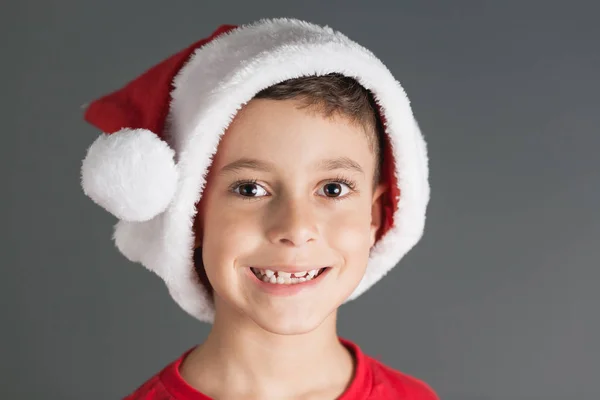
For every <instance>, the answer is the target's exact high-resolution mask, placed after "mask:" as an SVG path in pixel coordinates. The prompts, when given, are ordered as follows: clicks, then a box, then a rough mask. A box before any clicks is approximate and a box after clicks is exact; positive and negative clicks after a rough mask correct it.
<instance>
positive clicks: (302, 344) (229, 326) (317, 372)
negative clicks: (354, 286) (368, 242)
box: [180, 312, 354, 399]
mask: <svg viewBox="0 0 600 400" xmlns="http://www.w3.org/2000/svg"><path fill="white" fill-rule="evenodd" d="M353 372H354V360H353V357H352V355H351V354H350V352H349V351H348V349H346V348H345V347H344V345H343V344H342V343H341V342H340V341H339V338H338V336H337V332H336V313H335V312H334V313H332V314H331V315H330V316H329V318H328V319H327V320H325V321H324V322H323V323H322V324H321V325H320V326H319V327H318V328H317V329H315V330H314V331H312V332H309V333H305V334H301V335H278V334H273V333H270V332H267V331H265V330H263V329H261V328H260V327H259V326H258V325H256V324H255V323H254V322H252V321H249V320H247V319H244V318H235V320H233V321H232V319H231V318H229V319H227V320H224V318H223V319H220V318H218V317H217V318H216V319H215V321H214V324H213V327H212V330H211V332H210V333H209V335H208V338H207V340H206V341H205V342H204V343H202V344H201V345H199V346H198V347H197V348H196V349H194V350H193V351H192V352H191V353H190V354H189V355H188V357H187V358H186V360H184V362H183V363H182V365H181V367H180V373H181V375H182V377H183V378H184V379H185V380H186V381H187V382H188V383H189V384H190V385H191V386H193V387H195V388H196V389H197V390H199V391H200V392H202V393H204V394H206V395H208V396H210V397H213V398H242V397H243V398H250V397H248V396H256V398H261V399H268V398H284V397H285V398H300V397H302V396H307V395H310V394H315V395H317V396H318V395H319V394H322V395H323V398H336V397H338V396H339V395H341V393H342V392H343V391H344V389H345V388H346V387H347V385H349V383H350V381H351V379H352V377H353ZM311 398H312V397H311ZM316 398H320V397H316Z"/></svg>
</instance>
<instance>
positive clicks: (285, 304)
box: [82, 19, 437, 400]
mask: <svg viewBox="0 0 600 400" xmlns="http://www.w3.org/2000/svg"><path fill="white" fill-rule="evenodd" d="M86 119H87V120H88V121H89V122H91V123H92V124H94V125H95V126H97V127H98V128H100V129H102V130H103V131H104V132H106V133H105V134H103V135H101V136H100V137H99V138H98V139H97V140H96V141H95V142H94V143H93V144H92V146H91V147H90V149H89V150H88V153H87V156H86V158H85V160H84V163H83V166H82V185H83V188H84V191H85V193H86V194H87V195H88V196H90V197H91V198H92V199H93V200H94V201H95V202H97V203H98V204H99V205H101V206H103V207H104V208H106V209H107V210H108V211H110V212H112V213H113V214H114V215H115V216H117V217H118V218H119V222H118V224H117V226H116V229H115V235H114V238H115V241H116V245H117V247H118V248H119V250H120V251H121V252H122V253H123V254H124V255H125V256H126V257H128V258H129V259H130V260H131V261H135V262H140V263H142V264H143V265H145V266H146V267H147V268H148V269H150V270H151V271H154V272H155V273H157V274H158V275H159V276H160V277H161V278H162V279H163V280H164V281H165V283H166V285H167V287H168V289H169V292H170V294H171V296H172V297H173V299H174V300H175V301H176V302H177V303H178V304H179V305H180V306H181V307H182V308H183V309H184V310H185V311H187V312H188V313H189V314H191V315H192V316H194V317H196V318H197V319H199V320H201V321H205V322H209V323H212V327H211V331H210V333H209V335H208V338H207V339H206V341H205V342H203V343H202V344H200V345H198V346H196V347H194V348H192V349H190V350H189V351H187V352H185V353H184V354H182V355H181V356H180V357H179V358H177V359H176V360H175V361H173V362H172V363H171V364H169V365H168V366H166V367H165V368H164V369H163V370H162V371H161V372H159V373H158V374H156V375H155V376H154V377H152V378H151V379H149V380H148V381H147V382H145V383H144V384H143V385H141V386H140V387H139V388H138V389H137V390H135V391H134V392H133V393H132V394H130V395H129V396H128V397H127V399H130V400H134V399H148V400H149V399H161V400H163V399H164V400H167V399H177V400H187V399H203V400H206V399H262V400H267V399H343V400H349V399H364V400H367V399H369V400H374V399H414V400H434V399H437V396H436V394H435V392H434V391H433V390H432V389H431V388H430V387H429V386H428V385H427V384H426V383H424V382H422V381H420V380H418V379H416V378H413V377H410V376H408V375H406V374H404V373H402V372H399V371H394V370H393V369H391V368H389V367H387V366H384V365H383V364H381V363H380V362H378V361H376V360H374V359H372V358H370V357H369V356H367V355H365V354H364V353H362V351H361V350H360V348H359V346H358V345H356V344H354V343H352V342H350V341H348V340H345V339H342V338H339V337H338V335H337V332H336V315H337V308H338V307H339V306H340V305H341V304H343V303H344V302H346V301H348V300H351V299H354V298H356V297H358V296H359V295H360V294H361V293H363V292H364V291H365V290H367V289H368V288H369V287H370V286H372V285H373V284H374V283H375V282H376V281H378V280H379V279H380V278H381V277H383V276H384V275H385V274H386V273H387V272H388V271H389V270H390V269H391V268H392V267H393V266H394V265H395V264H396V263H397V262H398V261H399V260H400V259H401V258H402V256H403V255H404V254H406V252H407V251H409V250H410V248H412V247H413V246H414V245H415V244H416V243H417V242H418V240H419V239H420V237H421V235H422V231H423V226H424V220H425V209H426V207H427V203H428V201H429V185H428V169H427V154H426V149H425V143H424V141H423V138H422V136H421V134H420V131H419V129H418V127H417V124H416V122H415V120H414V117H413V116H412V112H411V110H410V107H409V103H408V99H407V98H406V96H405V95H404V92H403V90H402V88H401V87H400V85H399V84H398V82H396V81H395V80H394V78H393V77H392V76H391V74H390V73H389V71H388V70H387V69H386V68H385V66H383V64H382V63H381V62H380V61H379V60H377V59H376V58H375V56H374V55H373V54H372V53H370V52H369V51H368V50H366V49H364V48H362V47H360V46H359V45H357V44H356V43H354V42H352V41H351V40H350V39H348V38H347V37H345V36H343V35H342V34H340V33H337V32H334V31H332V30H331V29H329V28H321V27H318V26H315V25H312V24H309V23H306V22H302V21H297V20H290V19H275V20H261V21H259V22H257V23H255V24H252V25H246V26H242V27H235V26H222V27H220V28H219V29H217V30H216V31H215V32H214V33H213V34H212V35H211V36H210V37H209V38H207V39H203V40H201V41H199V42H197V43H195V44H194V45H192V46H190V47H188V48H187V49H185V50H183V51H181V52H180V53H177V54H175V55H174V56H172V57H170V58H168V59H167V60H165V61H163V62H162V63H160V64H158V65H157V66H155V67H153V68H152V69H150V70H149V71H147V72H146V73H145V74H143V75H142V76H140V77H139V78H137V79H136V80H134V81H133V82H131V83H130V84H128V85H127V86H125V87H124V88H123V89H121V90H119V91H116V92H114V93H111V94H109V95H107V96H105V97H103V98H101V99H99V100H97V101H95V102H93V103H92V104H91V105H90V107H89V109H88V110H87V112H86Z"/></svg>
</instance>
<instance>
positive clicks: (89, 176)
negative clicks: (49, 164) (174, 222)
mask: <svg viewBox="0 0 600 400" xmlns="http://www.w3.org/2000/svg"><path fill="white" fill-rule="evenodd" d="M174 155H175V152H174V151H173V149H172V148H171V147H169V145H168V144H167V143H166V142H165V141H163V140H161V139H160V138H159V137H158V136H156V134H154V133H153V132H151V131H149V130H146V129H122V130H120V131H118V132H115V133H112V134H102V135H100V136H99V137H98V138H97V139H96V140H95V141H94V143H92V145H91V146H90V148H89V149H88V152H87V155H86V157H85V159H84V160H83V165H82V167H81V185H82V187H83V191H84V193H85V194H86V195H87V196H89V197H90V198H91V199H92V200H93V201H94V202H95V203H97V204H98V205H100V206H101V207H103V208H104V209H106V210H107V211H108V212H110V213H112V214H113V215H115V216H116V217H117V218H119V219H120V220H123V221H147V220H149V219H152V218H153V217H155V216H156V215H158V214H160V213H162V212H163V211H164V210H165V209H166V208H167V207H168V206H169V203H170V202H171V201H172V199H173V197H174V195H175V191H176V189H177V180H178V170H177V166H176V165H175V161H174Z"/></svg>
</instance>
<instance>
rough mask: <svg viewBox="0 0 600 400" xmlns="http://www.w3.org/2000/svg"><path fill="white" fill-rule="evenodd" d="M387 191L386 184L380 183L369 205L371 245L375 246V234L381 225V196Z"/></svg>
mask: <svg viewBox="0 0 600 400" xmlns="http://www.w3.org/2000/svg"><path fill="white" fill-rule="evenodd" d="M387 191H388V185H387V184H386V183H380V184H379V185H377V187H376V188H375V191H374V192H373V202H372V203H371V237H370V239H371V245H370V247H373V246H374V245H375V241H376V240H377V232H378V231H379V228H380V227H381V224H382V223H383V213H382V200H383V194H384V193H386V192H387Z"/></svg>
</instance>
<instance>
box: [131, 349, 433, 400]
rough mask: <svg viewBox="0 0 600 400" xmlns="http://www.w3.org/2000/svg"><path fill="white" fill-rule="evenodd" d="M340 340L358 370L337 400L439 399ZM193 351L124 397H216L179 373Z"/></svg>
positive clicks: (187, 399) (427, 388)
mask: <svg viewBox="0 0 600 400" xmlns="http://www.w3.org/2000/svg"><path fill="white" fill-rule="evenodd" d="M340 341H341V342H342V343H343V344H344V345H345V346H346V347H347V348H348V349H349V350H350V351H351V352H352V353H353V354H354V358H355V360H356V370H355V374H354V377H353V379H352V382H351V383H350V386H349V387H348V389H346V391H345V392H344V393H343V394H342V396H341V397H338V399H337V400H439V397H438V396H437V394H436V393H435V392H434V391H433V389H432V388H431V387H430V386H429V385H428V384H427V383H425V382H423V381H421V380H419V379H416V378H414V377H412V376H409V375H407V374H404V373H402V372H400V371H396V370H393V369H392V368H390V367H387V366H385V365H383V364H382V363H381V362H379V361H377V360H375V359H374V358H371V357H369V356H367V355H366V354H364V353H363V352H362V351H361V349H360V348H359V347H358V346H357V345H356V344H354V343H352V342H350V341H348V340H345V339H340ZM191 351H192V349H190V350H188V351H186V352H185V353H184V354H183V355H182V356H181V357H179V358H178V359H177V360H175V361H173V362H172V363H171V364H169V365H167V366H166V367H165V368H164V369H163V370H162V371H160V372H159V373H158V374H156V375H154V376H153V377H152V378H151V379H150V380H148V381H146V382H145V383H144V384H143V385H142V386H140V387H139V388H138V389H137V390H136V391H135V392H133V393H132V394H130V395H129V396H127V397H125V398H124V399H123V400H212V399H211V398H210V397H208V396H206V395H204V394H202V393H200V392H198V391H197V390H196V389H194V388H193V387H191V386H190V385H189V384H187V382H185V381H184V380H183V379H182V377H181V375H180V374H179V366H180V365H181V362H182V361H183V359H184V358H185V357H186V356H187V355H188V354H189V353H190V352H191Z"/></svg>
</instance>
